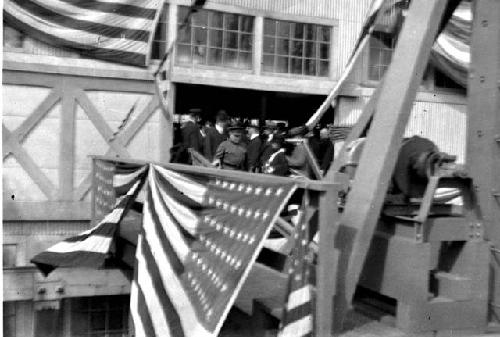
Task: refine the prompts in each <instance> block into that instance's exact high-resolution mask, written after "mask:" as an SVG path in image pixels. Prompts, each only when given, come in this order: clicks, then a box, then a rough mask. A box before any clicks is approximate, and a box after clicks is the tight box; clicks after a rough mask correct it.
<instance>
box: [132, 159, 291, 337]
mask: <svg viewBox="0 0 500 337" xmlns="http://www.w3.org/2000/svg"><path fill="white" fill-rule="evenodd" d="M148 186H149V188H148V192H147V196H146V201H145V204H144V209H143V228H142V232H141V234H140V236H139V241H138V246H137V252H136V278H135V279H134V281H133V284H132V289H131V313H132V317H133V321H134V326H135V329H136V336H193V337H198V336H216V335H217V334H218V331H219V330H220V328H221V325H222V323H223V321H224V319H225V317H226V315H227V314H228V311H229V309H230V307H231V306H232V304H233V302H234V300H235V299H236V296H237V294H238V292H239V290H240V288H241V286H242V285H243V282H244V281H245V279H246V276H247V275H248V272H249V271H250V269H251V268H252V264H253V262H254V261H255V259H256V257H257V254H258V253H259V252H260V250H261V248H262V245H263V241H264V240H265V239H266V237H267V236H268V234H269V231H270V229H271V226H272V224H273V223H274V222H275V220H276V218H277V217H278V215H279V212H280V211H281V209H282V208H283V206H284V205H285V203H286V202H287V201H288V199H289V197H290V196H291V194H292V193H293V191H294V189H295V187H294V185H293V183H290V184H288V185H278V184H273V183H269V182H264V181H260V179H258V178H257V179H255V178H253V179H252V180H247V181H240V180H238V179H228V178H221V177H215V176H213V177H211V176H207V175H202V176H200V175H195V174H186V173H182V174H180V173H178V172H175V171H173V170H169V169H165V168H162V167H160V166H156V165H152V166H151V167H150V170H149V176H148Z"/></svg>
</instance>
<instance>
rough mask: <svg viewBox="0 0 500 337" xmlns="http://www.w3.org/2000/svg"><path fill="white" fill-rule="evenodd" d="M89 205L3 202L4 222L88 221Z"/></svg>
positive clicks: (58, 202)
mask: <svg viewBox="0 0 500 337" xmlns="http://www.w3.org/2000/svg"><path fill="white" fill-rule="evenodd" d="M89 219H90V204H89V203H88V202H83V201H82V202H73V201H36V202H30V201H22V202H20V201H10V200H4V202H3V220H4V221H39V220H40V221H74V220H89Z"/></svg>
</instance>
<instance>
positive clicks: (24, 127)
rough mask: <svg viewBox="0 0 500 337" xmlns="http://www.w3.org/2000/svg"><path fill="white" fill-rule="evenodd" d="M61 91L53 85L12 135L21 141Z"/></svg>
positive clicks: (53, 103) (58, 98)
mask: <svg viewBox="0 0 500 337" xmlns="http://www.w3.org/2000/svg"><path fill="white" fill-rule="evenodd" d="M61 95H62V91H61V88H60V87H55V88H54V89H53V90H52V91H51V92H50V93H49V95H48V96H47V97H46V98H45V99H44V100H43V101H42V102H41V103H40V104H39V105H38V106H37V107H36V108H35V110H33V112H32V113H31V114H30V115H29V116H28V118H26V119H25V120H24V121H23V122H22V123H21V125H20V126H19V127H18V128H17V129H15V130H14V131H13V132H12V136H13V137H14V138H15V139H16V140H17V141H18V142H21V141H22V140H23V139H24V138H25V137H26V136H27V135H28V133H30V131H31V130H32V129H33V128H34V127H35V126H36V125H37V124H38V123H39V122H40V121H41V120H42V118H43V117H45V115H46V114H47V113H48V112H49V111H50V109H52V107H53V106H54V105H56V103H57V102H58V101H59V100H60V99H61Z"/></svg>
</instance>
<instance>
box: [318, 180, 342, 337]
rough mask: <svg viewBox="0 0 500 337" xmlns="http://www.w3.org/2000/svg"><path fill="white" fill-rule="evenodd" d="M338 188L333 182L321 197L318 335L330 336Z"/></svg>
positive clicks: (335, 261) (332, 319)
mask: <svg viewBox="0 0 500 337" xmlns="http://www.w3.org/2000/svg"><path fill="white" fill-rule="evenodd" d="M337 221H338V212H337V189H336V188H335V187H334V186H330V187H329V188H328V189H327V190H326V191H324V192H321V195H320V200H319V237H320V240H319V259H318V267H317V268H318V269H317V286H316V292H317V302H316V336H331V335H332V333H333V322H334V321H335V320H334V311H333V308H334V302H333V299H334V295H335V288H336V279H337V264H338V254H337V253H336V249H335V248H334V242H335V232H336V229H337Z"/></svg>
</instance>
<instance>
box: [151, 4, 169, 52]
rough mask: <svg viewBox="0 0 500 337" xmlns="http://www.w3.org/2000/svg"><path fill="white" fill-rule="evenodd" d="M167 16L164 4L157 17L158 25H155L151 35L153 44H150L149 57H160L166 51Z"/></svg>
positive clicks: (166, 7)
mask: <svg viewBox="0 0 500 337" xmlns="http://www.w3.org/2000/svg"><path fill="white" fill-rule="evenodd" d="M167 17H168V5H167V4H165V5H164V6H163V10H162V12H161V14H160V17H159V19H158V26H156V31H155V35H154V37H153V44H152V46H151V59H154V60H158V59H161V58H162V57H163V55H165V53H166V52H167V48H168V46H167V27H168V26H167Z"/></svg>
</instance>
